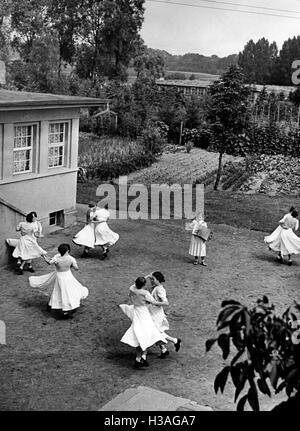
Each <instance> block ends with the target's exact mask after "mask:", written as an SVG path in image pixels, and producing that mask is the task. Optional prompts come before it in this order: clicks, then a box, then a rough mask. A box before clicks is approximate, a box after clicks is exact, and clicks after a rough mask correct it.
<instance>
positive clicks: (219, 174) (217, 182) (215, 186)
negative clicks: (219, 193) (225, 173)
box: [214, 153, 223, 190]
mask: <svg viewBox="0 0 300 431" xmlns="http://www.w3.org/2000/svg"><path fill="white" fill-rule="evenodd" d="M222 156H223V153H219V166H218V172H217V177H216V182H215V185H214V190H218V185H219V182H220V178H221V172H222Z"/></svg>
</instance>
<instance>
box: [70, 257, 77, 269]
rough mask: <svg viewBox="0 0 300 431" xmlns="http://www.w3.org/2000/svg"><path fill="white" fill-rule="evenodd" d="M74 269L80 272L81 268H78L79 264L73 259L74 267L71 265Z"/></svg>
mask: <svg viewBox="0 0 300 431" xmlns="http://www.w3.org/2000/svg"><path fill="white" fill-rule="evenodd" d="M71 266H72V267H73V268H74V269H75V271H79V268H78V265H77V262H76V260H75V259H74V258H73V262H72V265H71Z"/></svg>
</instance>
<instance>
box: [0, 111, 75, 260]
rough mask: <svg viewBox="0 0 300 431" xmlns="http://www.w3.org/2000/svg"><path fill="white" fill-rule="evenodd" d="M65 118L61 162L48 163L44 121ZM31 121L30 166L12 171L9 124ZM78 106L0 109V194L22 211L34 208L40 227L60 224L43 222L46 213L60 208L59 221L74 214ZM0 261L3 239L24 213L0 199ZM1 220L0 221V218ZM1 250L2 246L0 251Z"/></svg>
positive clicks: (68, 220) (52, 227)
mask: <svg viewBox="0 0 300 431" xmlns="http://www.w3.org/2000/svg"><path fill="white" fill-rule="evenodd" d="M50 121H57V122H60V121H62V122H66V123H67V124H68V126H67V135H68V139H67V144H66V146H65V152H64V159H63V160H64V162H63V166H58V167H51V168H49V167H48V148H49V144H48V129H49V122H50ZM28 123H30V124H35V127H36V141H35V144H34V146H33V149H32V155H33V157H32V172H25V173H14V172H13V148H14V126H15V125H21V124H28ZM78 129H79V109H77V108H70V109H62V108H58V109H41V110H37V109H35V110H26V111H7V112H0V198H2V199H3V200H5V201H6V202H8V203H9V204H11V205H12V206H14V207H16V208H18V209H19V210H20V211H21V212H24V213H25V214H26V213H28V212H30V211H36V212H37V215H38V220H39V221H40V222H41V223H42V225H43V230H44V232H45V233H47V232H52V231H54V230H57V229H58V228H59V227H60V226H57V225H50V224H49V214H50V213H54V212H58V211H62V210H63V211H64V226H68V225H70V224H71V223H73V222H74V221H75V220H76V183H77V152H78V131H79V130H78ZM0 214H1V216H2V217H3V218H1V225H0V244H1V248H0V264H3V262H5V261H7V247H6V246H5V247H4V241H5V239H6V238H7V237H8V235H12V234H13V237H15V235H16V232H15V228H16V224H17V223H18V221H20V220H23V219H24V218H23V217H22V216H21V215H18V214H17V213H15V212H14V211H13V210H12V209H8V208H7V207H5V206H3V205H1V204H0ZM3 220H4V221H5V222H3ZM1 250H2V251H1Z"/></svg>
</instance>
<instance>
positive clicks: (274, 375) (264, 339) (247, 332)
mask: <svg viewBox="0 0 300 431" xmlns="http://www.w3.org/2000/svg"><path fill="white" fill-rule="evenodd" d="M221 306H222V309H221V311H220V313H219V316H218V319H217V329H218V330H219V331H220V330H225V331H226V332H224V331H223V332H222V333H221V334H220V335H219V336H218V337H217V338H213V339H209V340H207V341H206V351H207V352H208V351H209V350H210V349H211V347H212V346H213V345H214V343H215V342H217V343H218V345H219V347H220V349H221V350H222V354H223V359H224V360H226V359H228V358H229V356H230V353H231V348H232V349H233V350H234V352H233V353H234V355H233V356H231V358H230V363H229V365H226V366H225V367H224V368H223V369H222V371H221V372H220V373H219V374H218V375H217V376H216V378H215V382H214V389H215V392H216V393H218V391H219V390H220V392H221V393H223V391H224V388H225V386H226V382H227V379H228V377H229V376H230V377H231V380H232V382H233V384H234V386H235V398H234V401H235V402H237V401H238V403H237V410H244V406H245V404H246V402H248V403H249V405H250V407H251V408H252V410H256V411H258V410H259V400H258V391H260V392H262V393H263V394H265V395H268V396H269V397H271V390H270V386H269V385H271V387H273V389H274V390H275V393H279V392H281V391H282V390H283V389H285V392H286V395H287V396H288V398H289V399H288V403H287V404H288V405H290V406H292V405H293V403H294V401H295V398H296V399H298V402H299V392H300V391H299V390H300V320H299V312H300V304H297V303H294V305H293V306H291V307H289V308H288V309H287V310H286V311H285V312H284V313H283V315H282V316H281V317H279V316H277V315H276V314H275V307H274V305H271V304H270V303H269V300H268V298H267V297H266V296H264V297H263V298H262V299H258V300H257V303H256V305H255V306H254V307H253V308H252V309H248V308H247V307H246V306H244V305H243V304H241V303H240V302H238V301H234V300H229V301H223V302H222V304H221ZM297 315H298V317H297ZM247 383H248V385H249V387H248V390H247V389H246V393H244V394H242V392H243V391H244V390H245V385H246V384H247ZM294 395H295V397H293V396H294ZM285 407H288V406H287V405H286V406H285ZM276 409H277V407H276Z"/></svg>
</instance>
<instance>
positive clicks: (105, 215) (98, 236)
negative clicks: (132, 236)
mask: <svg viewBox="0 0 300 431" xmlns="http://www.w3.org/2000/svg"><path fill="white" fill-rule="evenodd" d="M107 208H108V206H107V205H105V207H104V208H98V209H97V210H96V211H95V216H94V221H95V223H96V227H95V245H101V246H102V248H103V254H102V259H105V258H106V257H107V253H108V252H109V247H110V246H112V245H114V244H115V243H116V242H117V241H118V239H119V235H118V234H117V233H116V232H113V231H112V230H111V229H110V228H109V226H108V224H107V220H108V219H109V216H110V214H109V211H108V209H107Z"/></svg>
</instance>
